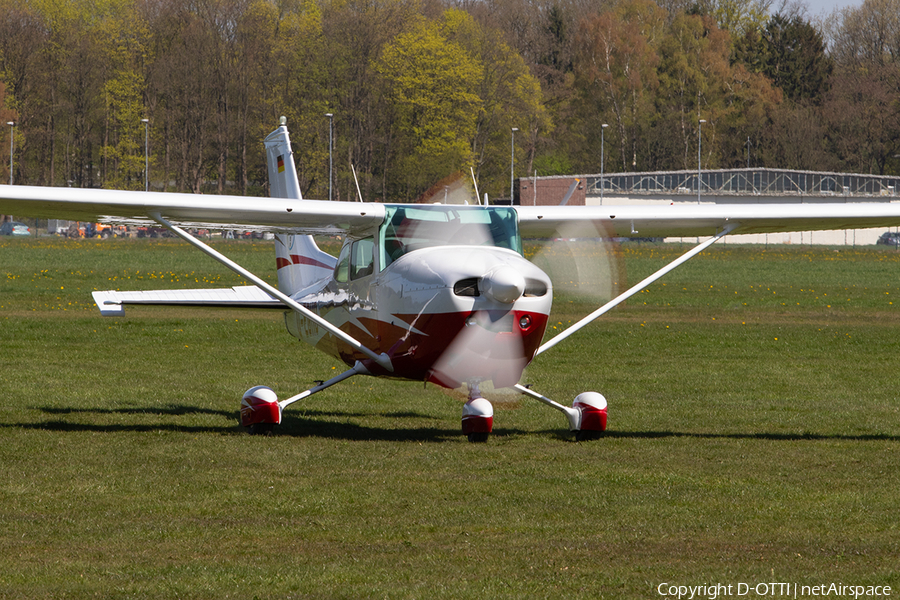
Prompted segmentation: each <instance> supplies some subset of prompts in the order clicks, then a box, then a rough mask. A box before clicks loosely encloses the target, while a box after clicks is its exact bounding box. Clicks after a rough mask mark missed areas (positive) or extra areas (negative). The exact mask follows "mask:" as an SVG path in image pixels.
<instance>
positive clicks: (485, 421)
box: [462, 383, 494, 443]
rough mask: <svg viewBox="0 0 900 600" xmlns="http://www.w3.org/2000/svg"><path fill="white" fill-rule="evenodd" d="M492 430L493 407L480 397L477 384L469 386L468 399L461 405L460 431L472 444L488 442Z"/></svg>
mask: <svg viewBox="0 0 900 600" xmlns="http://www.w3.org/2000/svg"><path fill="white" fill-rule="evenodd" d="M493 428H494V407H493V406H492V405H491V403H490V402H488V401H487V400H485V399H484V398H482V397H481V392H480V391H479V389H478V384H477V383H472V384H469V399H468V401H466V403H465V404H464V405H463V414H462V431H463V433H464V434H465V435H466V436H468V438H469V441H470V442H472V443H482V442H486V441H487V440H488V437H489V436H490V433H491V430H492V429H493Z"/></svg>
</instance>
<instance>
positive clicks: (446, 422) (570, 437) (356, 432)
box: [0, 404, 900, 443]
mask: <svg viewBox="0 0 900 600" xmlns="http://www.w3.org/2000/svg"><path fill="white" fill-rule="evenodd" d="M32 408H33V409H34V410H39V411H41V412H42V413H44V414H47V415H53V416H56V417H58V418H57V419H54V420H50V421H42V422H40V423H6V424H2V425H0V428H8V429H12V428H16V429H33V430H44V431H59V432H78V431H90V432H107V433H118V432H138V433H142V432H153V431H172V432H182V433H219V434H225V435H243V434H245V430H244V428H243V427H241V426H240V425H239V424H238V423H237V420H238V414H237V411H228V410H214V409H208V408H199V407H196V406H185V405H179V404H169V405H166V406H159V407H120V408H91V409H84V408H59V407H32ZM90 414H95V415H117V414H118V415H123V416H125V415H146V416H152V415H158V416H159V417H163V418H161V419H159V420H158V422H156V423H113V424H102V425H99V424H92V423H77V422H70V421H66V420H64V419H65V417H66V416H77V415H90ZM192 414H194V415H212V416H217V417H222V418H224V419H228V420H229V421H231V423H233V424H230V425H221V426H213V425H206V426H202V425H200V426H194V425H184V424H178V423H174V422H167V419H166V417H180V416H187V415H192ZM375 416H377V417H381V418H385V419H390V420H394V421H395V422H396V423H397V426H396V427H372V426H366V425H360V424H358V423H351V422H348V421H347V420H348V419H355V418H366V417H375ZM335 419H340V421H335ZM407 419H415V420H420V421H421V420H426V421H432V422H434V423H435V425H434V426H418V427H404V426H403V423H402V421H404V420H407ZM451 424H452V425H451ZM273 435H275V436H286V437H298V438H301V437H318V438H326V439H338V440H346V441H394V442H408V441H414V442H432V443H443V442H449V441H456V440H459V439H460V438H461V436H462V433H461V431H460V429H459V425H458V422H457V421H456V420H455V419H454V420H450V419H444V418H443V417H440V416H435V415H429V414H423V413H417V412H412V411H396V412H390V413H376V412H371V411H354V412H347V411H323V410H305V411H302V412H294V413H285V415H284V420H283V421H282V423H281V425H279V426H277V427H276V428H275V431H274V434H273ZM492 435H493V436H494V437H504V436H513V435H545V436H548V437H552V438H556V439H558V440H560V441H564V442H572V443H575V436H574V434H573V433H572V432H570V431H567V430H565V429H564V428H551V429H545V430H540V431H525V430H521V429H516V428H505V427H496V428H495V429H494V433H493V434H492ZM679 437H682V438H695V439H733V440H763V441H773V442H790V441H819V440H832V441H834V440H837V441H856V442H872V441H890V442H897V441H900V435H890V434H850V433H848V434H841V433H837V434H820V433H809V432H806V433H770V432H746V433H744V432H735V433H706V432H689V431H673V430H662V431H622V430H615V429H613V430H608V431H606V432H605V433H604V434H603V436H602V437H601V439H600V440H599V441H600V442H602V440H603V439H605V438H613V439H618V438H622V439H647V440H650V439H663V438H679Z"/></svg>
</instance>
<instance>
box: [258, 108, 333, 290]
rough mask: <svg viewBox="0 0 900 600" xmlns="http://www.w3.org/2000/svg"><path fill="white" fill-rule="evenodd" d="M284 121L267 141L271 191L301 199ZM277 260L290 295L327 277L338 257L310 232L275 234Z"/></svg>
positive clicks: (283, 287) (277, 195) (280, 277)
mask: <svg viewBox="0 0 900 600" xmlns="http://www.w3.org/2000/svg"><path fill="white" fill-rule="evenodd" d="M284 122H285V119H284V117H282V118H281V126H280V127H279V128H278V129H276V130H275V131H273V132H272V133H270V134H269V136H268V137H266V140H265V146H266V158H267V159H268V163H269V188H270V193H271V196H272V197H273V198H290V199H293V200H302V199H303V195H302V194H301V193H300V181H299V180H298V179H297V168H296V166H295V165H294V154H293V152H292V151H291V141H290V138H289V137H288V130H287V126H286V125H285V124H284ZM275 261H276V265H277V267H278V289H279V290H281V291H282V292H284V293H285V294H288V295H293V294H295V293H297V292H299V291H301V290H304V289H306V288H309V287H310V286H312V285H313V284H315V283H317V282H319V281H321V280H323V279H327V278H328V277H330V276H331V274H332V272H333V271H334V266H335V265H336V264H337V259H336V258H334V257H333V256H331V255H330V254H328V253H327V252H322V251H321V250H319V247H318V246H317V245H316V242H315V240H313V238H312V236H311V235H288V234H278V235H276V236H275Z"/></svg>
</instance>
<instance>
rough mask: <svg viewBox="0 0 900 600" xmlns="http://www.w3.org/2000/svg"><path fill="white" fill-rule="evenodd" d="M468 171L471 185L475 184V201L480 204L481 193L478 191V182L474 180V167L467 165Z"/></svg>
mask: <svg viewBox="0 0 900 600" xmlns="http://www.w3.org/2000/svg"><path fill="white" fill-rule="evenodd" d="M469 173H471V174H472V185H474V186H475V202H478V203H479V204H481V195H480V194H479V193H478V182H477V181H476V180H475V169H473V168H472V167H469ZM485 198H487V194H485ZM485 204H487V201H485Z"/></svg>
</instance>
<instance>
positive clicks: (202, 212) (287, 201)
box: [0, 120, 900, 441]
mask: <svg viewBox="0 0 900 600" xmlns="http://www.w3.org/2000/svg"><path fill="white" fill-rule="evenodd" d="M265 147H266V153H267V159H268V169H269V180H270V185H271V196H272V197H271V198H256V197H233V196H215V197H211V196H199V195H191V194H160V193H145V192H124V191H112V190H86V189H68V188H45V187H24V186H16V187H13V186H0V212H2V213H5V214H15V215H22V216H26V215H27V216H35V217H48V218H54V217H56V218H68V219H73V220H76V219H77V220H83V221H100V222H111V223H143V224H146V223H148V222H153V221H155V222H156V223H158V224H160V225H162V226H164V227H166V228H168V229H170V230H171V231H172V232H174V233H175V234H177V235H178V236H179V237H181V238H182V239H184V240H186V241H187V242H189V243H191V244H192V245H194V246H195V247H197V248H198V249H200V250H202V251H203V252H205V253H206V254H208V255H210V256H212V257H213V258H215V259H216V260H218V261H220V262H222V263H223V264H225V265H227V266H228V267H229V268H231V269H233V270H234V271H236V272H237V273H240V274H241V275H243V276H244V277H246V278H247V279H248V280H249V281H251V282H252V283H253V284H255V285H252V286H246V287H236V288H231V289H224V290H212V289H205V290H173V291H150V292H128V291H125V292H121V291H110V292H94V299H95V301H96V303H97V306H98V307H99V308H100V311H101V313H102V314H104V315H121V314H123V312H124V306H125V305H127V304H157V305H197V306H233V307H241V306H243V307H282V308H285V309H286V312H285V316H286V318H285V320H286V324H287V328H288V330H289V332H290V333H291V334H292V335H294V336H296V337H298V338H299V339H301V340H303V341H306V342H308V343H310V344H312V345H313V346H315V347H316V348H318V349H320V350H322V351H324V352H327V353H328V354H331V355H333V356H335V357H338V358H339V359H340V360H342V361H343V362H345V363H346V364H347V365H348V366H349V367H350V368H349V369H348V370H347V371H345V372H343V373H341V374H340V375H338V376H336V377H334V378H332V379H330V380H328V381H325V382H322V383H320V384H319V385H316V386H315V387H313V388H311V389H308V390H306V391H304V392H302V393H300V394H297V395H295V396H292V397H290V398H287V399H284V400H281V401H279V400H278V397H277V396H276V394H275V392H273V391H272V390H271V389H269V388H267V387H263V386H258V387H254V388H251V389H250V390H248V391H247V392H246V393H245V394H244V396H243V399H242V403H241V411H240V415H241V422H242V424H243V425H244V426H245V427H249V428H250V429H251V431H254V430H263V431H265V430H268V429H270V428H271V427H272V426H273V425H274V424H277V423H280V422H281V418H282V411H283V409H284V408H285V407H287V406H288V405H290V404H292V403H294V402H296V401H298V400H302V399H304V398H307V397H309V396H310V395H312V394H315V393H317V392H319V391H322V390H324V389H326V388H328V387H330V386H332V385H334V384H336V383H339V382H341V381H343V380H345V379H347V378H349V377H352V376H354V375H361V374H364V375H371V376H376V377H392V378H398V379H409V380H414V381H420V382H421V381H430V382H433V383H436V384H438V385H441V386H446V387H458V386H461V385H464V386H466V387H467V389H468V401H467V402H466V403H465V405H464V407H463V411H462V412H463V415H462V430H463V433H465V434H467V435H468V436H469V439H470V441H484V440H486V439H487V437H488V434H489V433H490V431H491V429H492V426H493V408H492V406H491V403H490V402H489V401H487V400H485V399H484V398H483V397H482V394H481V392H480V390H479V386H481V385H482V384H484V383H485V382H491V383H492V384H493V385H494V387H497V388H500V387H511V388H513V389H514V390H516V391H517V392H519V393H521V394H525V395H527V396H530V397H532V398H534V399H536V400H539V401H541V402H543V403H545V404H547V405H549V406H551V407H553V408H555V409H557V410H559V411H560V412H562V413H564V414H565V416H566V418H567V420H568V426H569V429H570V430H572V431H574V432H575V433H576V438H577V439H588V438H591V437H595V436H597V435H599V434H600V433H601V432H602V431H604V430H605V428H606V422H607V404H606V400H605V398H604V397H603V396H602V395H600V394H599V393H595V392H586V393H582V394H579V395H578V396H577V397H576V398H575V400H574V402H573V403H572V406H571V407H569V406H564V405H562V404H559V403H557V402H555V401H553V400H551V399H549V398H547V397H545V396H543V395H541V394H539V393H538V392H535V391H533V390H531V389H529V388H526V387H525V386H522V385H520V384H519V383H518V382H519V379H520V377H521V375H522V371H523V369H524V368H525V366H526V365H528V364H529V363H530V362H531V361H532V360H533V359H534V358H535V357H536V356H537V355H538V354H540V353H541V352H544V351H545V350H547V349H549V348H550V347H552V346H554V345H555V344H557V343H559V342H561V341H562V340H564V339H565V338H566V337H568V336H569V335H571V334H572V333H574V332H575V331H577V330H579V329H581V328H582V327H584V326H585V325H587V324H588V323H590V322H591V321H593V320H594V319H596V318H597V317H599V316H600V315H602V314H604V313H605V312H607V311H608V310H610V309H611V308H613V307H614V306H616V305H617V304H619V303H621V302H622V301H623V300H625V299H627V298H628V297H630V296H631V295H633V294H635V293H637V292H639V291H640V290H641V289H643V288H645V287H646V286H647V285H649V284H650V283H651V282H653V281H655V280H656V279H658V278H660V277H662V276H663V275H665V274H666V273H668V272H669V271H671V270H672V269H674V268H676V267H677V266H679V265H680V264H682V263H684V262H686V261H687V260H689V259H690V258H691V257H693V256H695V255H697V254H699V253H700V252H702V251H703V250H704V249H705V248H707V247H708V246H710V245H711V244H713V243H715V242H716V241H717V240H719V239H720V238H722V237H723V236H725V235H727V234H729V233H734V232H740V233H765V232H777V231H808V230H816V229H850V228H866V227H877V226H894V225H900V204H889V203H853V204H818V205H817V204H790V205H770V204H769V205H767V204H739V205H702V206H701V205H694V206H674V205H672V206H641V207H635V206H553V207H550V206H527V207H526V206H515V207H509V206H459V205H412V204H378V203H351V202H327V201H325V202H323V201H315V200H303V199H302V198H301V194H300V187H299V183H298V180H297V172H296V168H295V165H294V159H293V154H292V151H291V145H290V141H289V137H288V130H287V127H286V126H285V125H284V120H282V125H281V126H280V127H279V128H278V129H277V130H275V131H274V132H273V133H272V134H270V135H269V136H268V137H267V138H266V140H265ZM572 223H582V224H590V225H591V226H592V227H594V228H596V229H597V230H598V231H605V232H607V233H608V235H610V236H615V237H629V236H635V235H640V236H690V237H693V236H703V237H706V236H710V237H709V238H708V239H706V240H705V241H703V242H702V243H699V244H698V245H697V246H696V247H694V248H693V249H691V250H690V251H688V252H687V253H685V254H684V255H682V256H681V257H680V258H678V259H677V260H675V261H673V262H672V263H670V264H669V265H667V266H665V267H664V268H663V269H661V270H659V271H658V272H656V273H654V274H653V275H651V276H650V277H648V278H646V279H644V280H643V281H641V282H639V283H637V284H636V285H635V286H633V287H631V288H630V289H629V290H627V291H625V292H624V293H622V294H620V295H619V296H617V297H616V298H614V299H613V300H611V301H609V302H608V303H607V304H605V305H603V306H601V307H600V308H598V309H597V310H596V311H594V312H593V313H592V314H590V315H588V316H587V317H585V318H584V319H583V320H581V321H579V322H578V323H576V324H575V325H573V326H571V327H569V328H568V329H567V330H565V331H564V332H562V333H561V334H558V335H557V336H555V337H553V338H552V339H550V340H549V341H548V342H545V343H544V344H543V345H541V342H542V340H543V337H544V333H545V330H546V327H547V319H548V315H549V313H550V306H551V302H552V297H553V284H552V282H551V280H550V277H549V276H548V275H547V274H545V273H544V272H543V271H542V270H541V269H539V268H538V267H536V266H535V265H534V264H532V263H531V262H529V261H528V260H526V259H525V258H524V257H523V255H522V242H521V239H522V236H523V235H524V236H528V237H544V238H547V237H554V236H555V235H557V233H556V232H557V231H558V230H559V229H560V228H561V227H564V226H566V225H569V224H572ZM192 227H201V228H221V229H240V230H248V229H256V230H265V231H271V232H275V233H276V243H275V248H276V266H277V274H278V286H277V288H276V287H274V286H271V285H269V284H268V283H266V282H265V281H264V280H262V279H260V278H259V277H257V276H256V275H254V274H253V273H250V272H249V271H247V270H246V269H244V268H243V267H241V266H240V265H238V264H236V263H234V262H233V261H231V260H230V259H228V258H227V257H225V256H223V255H221V254H220V253H218V252H217V251H216V250H214V249H213V248H211V247H209V246H208V245H207V244H205V243H203V242H201V241H200V240H197V239H195V238H194V237H193V236H191V235H190V234H189V233H187V232H186V231H185V228H192ZM312 234H329V235H332V234H342V235H344V236H345V241H344V243H343V247H342V249H341V252H340V255H339V256H338V257H337V258H334V257H332V256H331V255H329V254H327V253H325V252H323V251H321V250H320V249H319V248H318V247H317V246H316V244H315V242H314V241H313V238H312V237H311V235H312Z"/></svg>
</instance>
